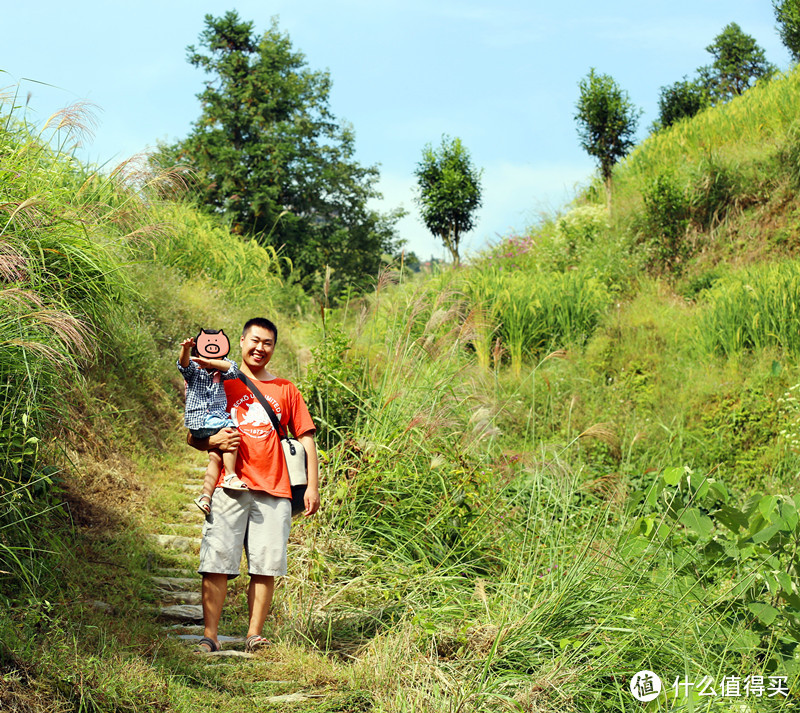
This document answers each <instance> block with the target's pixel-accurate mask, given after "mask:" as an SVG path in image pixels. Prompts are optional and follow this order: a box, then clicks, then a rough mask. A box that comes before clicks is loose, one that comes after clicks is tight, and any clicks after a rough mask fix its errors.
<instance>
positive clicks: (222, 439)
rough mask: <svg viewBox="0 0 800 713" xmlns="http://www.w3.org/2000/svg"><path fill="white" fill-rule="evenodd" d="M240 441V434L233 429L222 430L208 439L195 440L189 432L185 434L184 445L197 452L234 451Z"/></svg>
mask: <svg viewBox="0 0 800 713" xmlns="http://www.w3.org/2000/svg"><path fill="white" fill-rule="evenodd" d="M241 440H242V434H241V433H239V431H237V430H236V429H235V428H223V429H222V430H221V431H217V432H216V433H215V434H214V435H213V436H210V437H209V438H195V437H194V436H193V435H192V434H191V432H187V433H186V443H188V444H189V445H190V446H191V447H192V448H196V449H197V450H198V451H211V450H214V449H216V450H218V451H235V450H236V449H237V448H238V447H239V443H240V442H241Z"/></svg>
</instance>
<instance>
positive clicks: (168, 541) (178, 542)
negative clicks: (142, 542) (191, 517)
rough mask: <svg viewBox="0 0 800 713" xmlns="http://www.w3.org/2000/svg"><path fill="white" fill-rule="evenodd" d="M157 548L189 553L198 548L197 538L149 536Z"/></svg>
mask: <svg viewBox="0 0 800 713" xmlns="http://www.w3.org/2000/svg"><path fill="white" fill-rule="evenodd" d="M150 538H151V539H152V540H153V541H155V543H156V544H157V545H158V546H159V547H164V548H165V549H170V550H176V551H178V552H191V551H192V550H193V549H195V548H196V547H200V538H199V537H183V536H181V535H150Z"/></svg>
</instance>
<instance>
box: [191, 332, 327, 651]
mask: <svg viewBox="0 0 800 713" xmlns="http://www.w3.org/2000/svg"><path fill="white" fill-rule="evenodd" d="M277 341H278V329H277V327H276V326H275V325H274V324H273V323H272V322H271V321H270V320H268V319H264V318H261V317H256V318H254V319H251V320H248V322H247V323H246V324H245V325H244V329H243V330H242V337H241V340H240V342H239V343H240V345H241V349H242V362H241V366H240V367H239V370H240V371H242V372H243V373H245V374H246V375H247V376H249V377H250V379H251V380H252V381H253V382H254V384H255V385H256V387H257V388H258V389H259V390H260V391H261V392H262V393H263V394H264V396H265V397H266V399H267V401H269V402H270V405H271V406H272V407H273V410H274V411H275V413H276V415H277V417H278V419H279V420H280V424H281V428H282V429H288V430H289V431H291V433H292V434H293V435H294V436H295V438H297V440H298V441H300V443H302V444H303V447H304V448H305V451H306V454H307V459H308V487H307V489H306V494H305V502H304V504H305V515H306V516H309V515H313V514H314V513H315V512H316V511H317V510H318V509H319V469H318V459H317V449H316V446H315V443H314V434H315V431H316V427H315V426H314V422H313V421H312V420H311V416H310V415H309V413H308V408H307V407H306V405H305V402H304V401H303V398H302V396H301V395H300V392H299V391H298V390H297V387H295V385H294V384H292V383H291V382H290V381H287V380H286V379H281V378H279V377H277V376H275V375H274V374H272V373H270V372H269V371H268V370H267V365H268V364H269V361H270V359H271V358H272V355H273V353H274V351H275V345H276V343H277ZM196 361H197V362H198V365H199V366H201V367H202V366H203V363H202V360H201V359H198V360H196ZM225 395H226V397H227V402H228V403H227V405H228V410H229V411H230V413H231V415H232V417H234V416H235V417H234V421H235V422H237V423H238V424H239V427H238V430H234V429H224V430H222V431H220V432H219V433H217V434H215V435H213V436H211V437H210V438H206V439H202V440H200V439H196V438H194V437H193V436H191V434H190V435H189V437H188V438H187V442H188V443H189V445H191V446H193V447H195V448H198V449H200V450H208V449H209V448H218V449H219V450H221V451H230V450H234V449H236V448H238V449H239V451H238V452H239V456H238V460H237V471H238V473H237V474H238V476H239V477H240V478H241V479H242V481H243V482H244V483H245V484H246V485H247V490H242V491H227V490H224V489H223V488H220V487H217V488H216V489H215V491H214V497H213V502H212V506H211V514H210V515H208V516H207V517H206V522H205V525H204V526H203V540H202V544H201V546H200V568H199V571H200V574H202V575H203V589H202V591H203V618H204V620H205V631H204V635H203V638H202V639H201V640H200V642H199V644H198V650H199V651H204V652H212V651H219V648H220V646H219V639H218V627H219V620H220V616H221V614H222V606H223V604H224V602H225V595H226V593H227V590H228V579H232V578H233V577H236V576H237V575H238V574H239V563H240V560H241V556H242V548H244V550H245V553H246V555H247V562H248V570H249V573H250V584H249V586H248V590H247V604H248V611H249V615H250V619H249V627H248V630H247V639H246V643H245V650H246V651H248V652H252V651H255V650H256V649H258V648H259V647H260V646H262V645H263V644H265V643H266V639H264V638H263V637H262V635H261V634H262V630H263V628H264V622H265V621H266V619H267V616H268V615H269V611H270V607H271V606H272V596H273V593H274V591H275V577H276V576H283V575H285V574H286V545H287V542H288V540H289V528H290V526H291V500H290V499H289V498H291V485H290V482H289V473H288V470H287V468H286V460H285V458H284V456H283V449H282V447H281V444H280V440H279V436H278V435H277V434H276V433H275V429H274V428H273V426H272V423H271V422H270V419H269V418H268V417H267V416H266V414H264V413H263V411H264V409H263V407H262V406H261V404H259V403H258V400H257V399H256V397H255V396H254V395H253V393H252V392H251V391H250V389H249V388H248V387H247V386H246V385H245V384H244V383H243V382H242V381H240V380H239V379H231V380H229V381H226V382H225Z"/></svg>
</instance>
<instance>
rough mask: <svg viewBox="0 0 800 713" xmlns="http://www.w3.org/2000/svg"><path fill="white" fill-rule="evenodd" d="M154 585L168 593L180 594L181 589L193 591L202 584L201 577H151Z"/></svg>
mask: <svg viewBox="0 0 800 713" xmlns="http://www.w3.org/2000/svg"><path fill="white" fill-rule="evenodd" d="M150 579H151V580H152V581H153V584H155V585H156V587H158V588H159V589H163V590H165V591H168V592H178V591H180V590H181V589H191V588H192V587H196V586H198V585H199V584H200V579H199V577H151V578H150Z"/></svg>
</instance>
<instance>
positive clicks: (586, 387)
mask: <svg viewBox="0 0 800 713" xmlns="http://www.w3.org/2000/svg"><path fill="white" fill-rule="evenodd" d="M798 93H800V77H797V76H794V75H793V76H790V77H788V78H786V79H782V80H779V81H775V82H773V83H771V84H769V85H766V86H763V87H758V88H756V89H754V90H752V91H750V92H749V93H748V94H747V95H746V96H745V97H743V98H742V99H739V100H737V101H735V102H733V103H731V104H730V105H728V106H725V107H721V108H718V109H714V110H711V111H708V112H706V113H704V114H702V115H701V116H699V117H696V118H695V119H694V120H693V121H691V122H687V123H685V124H680V125H678V126H676V127H674V128H673V129H671V130H670V131H668V132H664V133H663V134H661V135H658V136H655V137H652V138H651V139H649V140H648V141H646V142H645V143H644V144H643V145H642V146H640V147H639V148H638V149H637V151H636V152H635V153H634V155H632V156H631V157H630V159H628V160H627V161H626V162H625V163H624V164H623V165H621V166H620V167H619V168H618V170H617V173H616V175H615V182H614V191H615V194H614V195H615V198H614V212H613V215H612V216H608V215H607V214H606V213H605V212H604V210H603V208H602V205H603V204H604V200H603V199H602V197H601V196H596V197H597V203H596V204H594V203H592V196H593V194H594V193H595V192H594V191H593V189H590V190H589V191H588V192H587V197H586V200H585V201H584V202H583V204H581V205H579V206H577V207H576V208H575V209H574V210H572V211H571V212H570V213H568V214H567V215H565V216H562V217H560V218H557V219H555V218H554V219H553V220H551V221H548V222H545V223H543V224H542V225H540V226H538V227H537V228H535V229H534V230H532V231H531V232H530V234H528V235H525V236H521V237H517V238H512V239H509V240H507V241H504V243H503V244H501V245H500V246H498V247H497V249H496V250H494V251H492V252H491V253H490V254H487V255H485V256H483V257H482V258H481V259H479V260H476V261H475V262H474V264H473V265H472V266H470V267H468V268H466V269H463V270H461V271H459V272H458V273H451V272H447V273H444V274H441V275H436V276H433V277H431V278H426V279H422V280H409V279H408V277H407V276H403V275H396V274H393V273H392V272H391V271H387V272H386V273H384V275H383V276H382V278H381V280H379V281H378V284H377V287H376V290H375V292H374V293H373V294H372V295H369V296H366V297H365V298H363V299H361V300H359V301H357V302H354V303H350V304H348V305H347V306H346V307H343V308H341V309H338V310H330V311H328V313H327V317H326V320H325V324H324V325H323V324H321V323H320V318H319V317H318V316H316V315H318V314H319V310H318V309H317V308H315V307H313V305H312V304H311V303H310V302H309V301H308V300H307V298H304V297H303V296H302V295H299V294H297V293H294V294H292V295H288V296H287V294H286V289H284V288H283V287H282V286H281V283H280V277H279V273H280V271H281V269H284V268H283V266H281V265H280V263H279V261H278V260H276V258H275V256H274V255H269V254H267V253H264V252H263V251H259V250H258V249H257V248H255V246H252V245H248V246H242V247H241V249H242V250H245V249H249V250H251V251H253V252H252V257H248V259H247V260H246V261H245V260H242V259H238V260H232V261H228V262H221V261H223V260H226V257H225V256H226V255H229V253H228V252H227V251H228V250H229V249H230V246H231V241H232V238H230V237H229V236H227V235H226V234H225V233H224V231H223V230H222V229H221V228H218V227H215V226H214V225H213V223H212V222H211V221H210V220H208V219H205V218H200V217H199V215H198V214H197V213H195V212H194V211H192V210H191V209H189V208H186V207H181V206H178V205H175V204H173V203H171V202H170V201H169V196H165V195H164V191H163V190H155V189H156V187H157V185H164V183H163V179H162V180H161V181H160V182H158V183H157V184H154V185H153V187H152V188H151V189H149V192H145V193H143V189H142V188H141V184H142V181H141V180H138V181H137V180H134V181H133V183H132V182H131V181H130V180H129V181H127V183H126V181H124V180H122V179H123V176H124V174H123V173H122V172H121V173H118V174H115V175H114V176H112V177H111V178H101V177H99V176H95V177H93V178H92V177H91V176H90V175H89V174H87V172H86V171H85V170H83V169H81V168H80V167H76V166H74V165H70V164H69V162H68V161H67V160H66V159H64V158H63V157H58V156H56V155H51V154H50V152H49V151H47V150H46V149H45V148H44V146H43V145H42V144H41V142H38V141H36V140H34V139H31V138H30V136H28V135H27V134H26V133H25V132H23V131H15V130H14V131H12V130H11V127H10V126H9V128H8V129H7V130H6V135H7V137H8V142H9V144H8V145H10V146H12V147H14V150H13V152H12V154H10V156H9V161H8V162H7V166H8V165H13V166H15V174H18V178H17V179H16V180H17V183H14V182H13V181H10V180H5V181H4V190H5V191H6V197H5V201H4V206H3V211H4V215H5V219H4V220H3V224H4V225H5V229H4V233H3V240H4V241H5V242H4V244H3V251H4V252H3V263H2V264H3V265H12V266H13V265H17V268H14V269H16V272H11V271H10V270H11V268H9V271H8V273H7V274H5V273H4V275H3V279H4V290H3V300H4V301H5V302H6V303H7V304H14V305H19V306H18V307H17V308H16V309H17V311H16V312H10V311H9V312H8V314H9V315H11V316H10V317H9V318H8V319H7V324H8V326H7V327H6V329H7V331H6V332H5V333H4V338H3V340H2V343H3V350H4V351H3V352H2V354H3V361H2V368H3V370H4V373H3V377H4V378H3V383H5V384H7V385H8V386H7V387H6V391H5V392H4V401H3V409H2V414H3V419H4V420H3V426H2V431H3V433H5V434H6V441H5V447H6V448H7V452H8V456H9V457H7V458H6V461H5V462H6V464H7V465H6V470H5V471H4V472H3V474H2V477H3V479H4V480H3V483H4V489H3V493H2V496H0V498H1V499H0V504H2V505H1V507H2V508H3V512H2V525H0V527H2V528H3V529H2V530H0V554H2V563H1V564H0V569H2V570H3V571H4V572H9V573H10V574H4V575H2V577H3V579H2V580H0V587H2V593H3V596H4V598H5V603H6V605H7V606H6V607H4V610H3V614H2V619H0V627H1V628H0V631H2V634H3V635H2V636H1V637H0V641H2V642H3V643H2V646H0V664H1V665H2V670H3V679H2V685H1V686H0V696H2V697H0V701H2V702H3V703H4V705H6V706H7V707H10V708H11V706H13V705H16V706H17V707H18V709H20V710H76V709H77V710H87V711H88V710H108V711H110V710H128V711H149V710H185V711H189V710H205V709H207V706H209V705H214V706H215V707H216V706H225V707H227V708H228V709H229V710H245V709H251V708H252V706H253V705H254V704H257V705H261V706H263V705H264V703H263V701H264V700H265V698H266V696H267V695H268V694H270V693H275V692H276V691H280V692H283V691H287V690H303V691H306V692H312V693H318V694H320V695H321V696H322V698H320V699H319V700H318V701H317V702H312V703H308V702H306V703H303V704H302V705H298V709H301V710H319V711H322V710H326V711H334V710H342V711H349V710H376V711H410V710H416V711H440V710H460V711H467V710H484V709H490V710H491V709H496V710H505V709H507V710H529V711H544V710H579V711H584V710H597V711H605V710H627V709H629V708H631V706H632V705H637V706H638V705H639V704H638V703H635V702H634V701H633V699H632V698H631V697H630V693H629V692H628V688H627V686H628V682H629V680H630V677H631V676H632V675H633V674H634V673H635V672H637V671H639V670H641V669H650V670H653V671H655V672H657V673H659V674H660V675H661V676H662V678H663V679H665V684H666V686H667V689H668V691H670V692H671V690H672V689H671V687H670V684H671V683H672V682H673V680H674V679H675V678H676V677H678V676H681V677H683V676H686V677H687V678H688V680H690V681H694V682H696V683H697V684H698V685H699V684H700V681H701V679H702V678H703V677H704V676H706V675H708V676H712V677H713V678H714V679H715V682H716V683H715V686H716V687H717V689H718V688H719V684H720V682H721V679H722V677H723V676H740V677H741V678H742V693H743V697H742V698H741V699H740V702H742V703H745V704H746V705H747V709H748V710H780V709H784V710H791V709H792V706H796V705H797V701H798V698H797V695H798V693H797V673H798V666H799V665H800V653H796V648H797V642H798V640H800V624H799V623H798V619H797V612H798V609H800V600H799V599H798V583H800V572H798V565H797V553H796V546H797V542H798V516H797V505H798V502H797V501H796V500H795V499H794V497H795V494H796V475H797V472H798V465H800V464H799V463H798V452H797V449H798V438H800V436H798V435H797V431H798V428H800V426H798V415H799V414H800V412H799V411H798V407H797V406H796V404H797V402H796V400H795V397H794V396H793V395H792V394H794V393H795V391H794V390H792V387H793V385H794V384H795V383H797V382H798V381H800V378H798V376H799V375H798V368H797V364H796V358H797V350H798V341H797V333H798V326H800V325H798V323H797V316H796V311H797V309H798V300H799V299H800V295H798V294H797V284H798V279H799V278H800V275H799V274H798V272H799V271H798V267H797V264H796V262H795V260H794V252H795V248H796V240H797V225H796V222H797V218H796V216H797V201H796V199H795V193H796V181H797V180H798V179H797V165H798V162H797V148H796V147H797V146H798V144H797V138H796V137H797V133H796V130H795V127H794V125H793V123H792V122H793V117H792V114H791V111H790V110H789V109H790V107H792V106H797V99H798V98H799V97H798ZM30 162H33V163H30ZM143 195H148V196H149V198H148V199H147V200H142V196H143ZM29 199H30V200H31V202H30V203H28V204H27V205H26V203H27V201H28V200H29ZM76 236H78V237H76ZM201 238H202V239H204V240H206V241H207V242H206V244H205V247H204V248H203V249H202V250H201V251H195V252H192V253H190V250H192V249H193V246H195V245H197V244H198V243H199V241H200V240H201ZM47 241H51V242H49V243H48V242H47ZM76 241H78V243H79V246H78V247H79V248H80V249H77V248H76V247H75V242H76ZM39 246H42V247H39ZM223 248H224V249H223ZM237 249H238V247H237ZM65 255H68V256H70V257H69V260H67V259H66V258H65V257H64V256H65ZM255 259H258V260H263V261H264V262H263V265H262V266H261V267H260V268H259V269H255V268H254V269H253V271H252V272H249V273H247V274H239V273H237V272H235V271H233V269H234V268H233V267H229V266H237V267H236V269H241V266H242V265H244V264H245V263H246V264H248V265H251V264H252V262H253V260H255ZM102 260H106V261H107V262H105V263H104V262H101V261H102ZM248 269H249V268H248ZM79 270H83V271H84V272H79ZM265 274H266V275H271V277H269V278H268V279H267V280H266V281H265V280H264V279H263V276H264V275H265ZM256 275H258V276H259V278H256ZM89 288H91V293H90V294H86V291H87V290H88V289H89ZM245 289H246V290H247V291H244V292H238V293H237V290H245ZM81 290H83V291H82V292H81ZM35 300H38V302H35ZM265 301H268V302H269V306H270V309H271V310H273V311H274V312H276V313H277V314H279V315H280V321H281V323H282V324H285V325H286V326H287V328H286V329H284V330H283V332H282V337H281V351H280V352H279V356H278V359H279V361H277V362H276V366H277V368H278V369H279V371H280V372H281V373H286V374H288V375H291V376H293V377H295V378H298V379H300V381H301V384H302V386H303V389H304V392H305V393H306V396H307V398H308V400H309V402H310V404H311V407H312V409H313V410H314V413H315V416H316V417H317V419H318V420H319V422H320V424H321V426H322V433H321V441H322V443H323V445H324V447H325V451H326V455H325V468H324V499H325V508H324V511H323V512H322V513H321V515H320V516H319V517H318V518H316V519H315V520H314V521H313V522H310V523H301V524H299V526H298V527H297V528H296V532H295V534H294V536H293V543H292V557H291V565H290V567H291V571H290V576H289V577H287V578H286V579H285V580H284V582H283V583H282V586H281V588H280V590H279V592H278V596H277V599H276V607H275V610H276V611H275V613H276V621H275V624H274V626H275V639H276V645H275V647H274V648H273V649H271V650H270V652H269V653H268V654H266V655H265V656H263V657H261V658H260V659H259V660H257V661H255V662H245V663H243V664H231V665H223V666H215V665H210V664H209V662H208V660H206V659H203V660H200V661H198V660H195V659H193V658H192V657H191V656H190V655H189V654H188V653H187V652H186V648H185V646H184V645H181V644H179V643H177V642H174V641H165V640H164V637H163V635H162V634H161V633H160V630H159V629H158V628H157V624H156V622H155V621H154V620H153V618H152V616H148V615H147V614H143V613H142V610H141V600H142V599H144V600H147V599H148V597H151V596H152V595H150V594H149V589H148V583H147V582H148V580H147V577H148V564H150V565H152V562H153V560H154V558H155V560H156V564H159V565H160V564H169V562H168V561H163V562H162V561H160V559H159V558H160V557H161V556H160V555H158V554H155V553H154V552H153V551H152V550H151V549H150V547H149V546H148V544H147V542H146V540H145V538H143V537H142V536H141V535H142V534H143V533H146V532H148V531H153V529H154V528H155V527H157V526H158V525H159V524H162V523H163V522H165V521H167V520H170V519H171V518H174V515H175V512H176V509H177V508H178V507H179V506H180V505H179V503H180V501H181V498H185V494H183V495H181V494H179V493H178V490H179V487H178V486H177V485H176V473H177V472H179V471H180V469H181V468H182V463H183V461H184V460H185V458H186V455H185V452H184V450H183V449H182V448H181V446H180V427H179V416H178V415H177V414H178V408H179V388H178V387H179V384H178V382H177V380H176V379H175V377H174V375H173V372H172V368H173V367H172V361H173V358H174V354H173V352H174V351H175V348H176V344H177V342H178V340H179V338H181V337H182V336H184V335H185V334H190V333H192V332H193V331H195V330H196V329H197V327H198V325H200V324H214V325H215V326H217V325H218V326H222V327H225V328H226V331H229V332H230V333H235V331H236V329H237V326H238V325H239V324H240V323H241V322H242V321H243V317H245V316H247V315H249V314H250V313H251V312H254V311H255V312H263V311H264V305H265ZM292 303H297V305H298V307H296V308H294V307H292ZM56 316H58V318H59V319H56ZM66 325H69V326H71V328H72V331H70V332H67V331H66ZM314 325H316V327H314ZM81 335H82V338H81ZM89 335H91V336H89ZM284 335H285V338H284ZM315 343H316V344H317V346H316V347H315V348H314V350H313V351H314V353H313V356H312V359H313V361H312V365H311V367H310V368H307V369H304V368H302V367H303V365H304V364H305V363H306V361H307V357H306V356H305V347H306V346H310V345H313V344H315ZM14 350H16V351H14ZM76 383H77V384H78V386H75V384H76ZM65 388H66V389H68V393H69V399H68V402H67V403H66V404H62V402H58V401H56V402H54V403H55V405H51V403H53V402H51V401H50V399H51V398H52V395H53V394H59V393H62V392H63V391H64V389H65ZM67 404H68V405H67ZM34 429H36V430H34ZM53 433H60V434H61V435H60V439H62V440H63V439H66V442H67V443H69V446H68V447H67V448H66V449H65V452H64V453H62V454H61V455H60V456H59V453H58V451H57V450H56V449H54V448H53V447H52V444H48V440H49V436H51V435H52V434H53ZM31 437H35V438H39V439H41V442H40V443H36V442H34V441H30V440H29V439H30V438H31ZM46 444H47V445H50V447H48V448H44V446H45V445H46ZM40 445H41V446H42V452H40V453H39V454H38V457H37V454H36V453H35V451H36V448H37V447H38V446H40ZM157 451H158V452H161V453H163V455H162V456H159V457H157V456H155V455H154V452H157ZM67 456H69V459H68V458H67ZM70 460H71V462H70ZM53 464H55V465H56V466H58V467H59V468H60V470H58V471H55V470H54V469H53V468H52V465H53ZM48 466H50V469H47V468H48ZM28 494H31V497H28ZM64 499H66V500H67V501H68V502H69V503H70V509H71V512H72V521H71V522H70V521H69V520H68V519H66V518H65V516H64V515H63V514H61V513H62V512H63V510H62V509H60V508H56V509H54V510H52V511H49V512H48V511H47V507H49V506H52V507H56V506H57V504H58V503H59V502H61V501H62V500H64ZM26 518H27V519H26ZM31 543H35V548H34V549H31V548H30V547H31ZM110 568H111V569H113V571H114V572H115V574H117V576H116V577H115V578H114V579H113V580H111V578H110V577H109V569H110ZM62 572H64V573H69V576H67V577H62V576H56V574H57V573H59V574H60V573H62ZM242 586H243V582H237V583H235V584H234V585H232V596H233V597H234V600H235V602H236V603H238V605H239V606H238V608H237V607H235V606H232V607H231V608H230V612H229V614H228V615H227V616H228V618H227V619H226V626H227V627H228V628H229V630H230V633H234V632H235V631H237V630H239V629H241V628H242V626H243V621H242V618H241V612H242V610H243V606H242V604H243V590H242ZM98 597H100V598H102V599H103V600H104V601H105V602H107V603H108V604H110V605H111V606H112V607H113V608H114V610H115V612H116V614H117V616H115V617H114V618H110V617H108V615H107V614H106V613H104V612H102V611H98V610H96V609H93V608H92V606H91V601H92V600H94V599H97V598H98ZM750 675H763V676H764V677H765V681H766V682H767V686H768V685H769V677H770V676H785V677H786V680H787V686H788V687H790V688H791V689H792V694H791V697H790V698H788V699H786V698H784V697H783V696H782V695H778V696H773V697H769V696H768V694H769V691H765V692H764V694H763V695H762V696H756V695H750V696H744V678H745V677H747V676H750ZM276 679H277V680H288V681H291V682H292V683H290V684H282V685H278V684H275V683H269V682H268V681H273V682H274V681H275V680H276ZM730 705H731V703H730V699H723V698H720V697H716V698H707V697H706V698H701V697H699V696H695V697H694V699H690V698H687V697H686V696H682V697H679V698H677V699H675V698H674V697H669V698H666V697H662V698H661V699H659V700H658V701H656V702H654V703H652V704H650V708H651V709H653V710H658V709H661V710H667V709H670V710H709V709H711V710H729V709H730ZM25 706H27V707H25ZM11 709H12V710H13V708H11Z"/></svg>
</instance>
